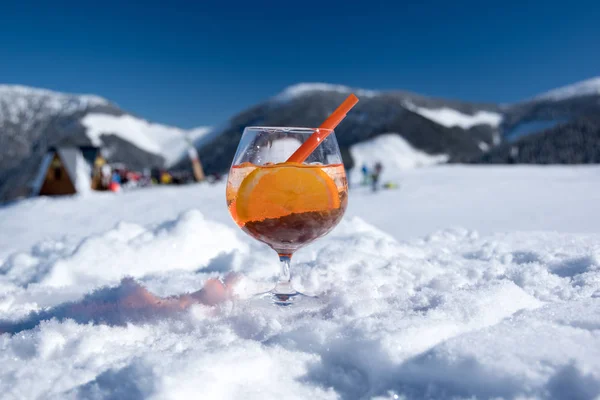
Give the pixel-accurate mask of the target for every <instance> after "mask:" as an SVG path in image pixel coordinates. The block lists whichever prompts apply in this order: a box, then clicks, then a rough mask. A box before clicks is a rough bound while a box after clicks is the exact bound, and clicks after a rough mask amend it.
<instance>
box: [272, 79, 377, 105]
mask: <svg viewBox="0 0 600 400" xmlns="http://www.w3.org/2000/svg"><path fill="white" fill-rule="evenodd" d="M313 92H337V93H342V94H350V93H354V94H356V95H357V96H359V97H360V96H364V97H373V96H376V95H377V94H378V92H377V91H374V90H365V89H353V88H350V87H348V86H344V85H333V84H330V83H298V84H296V85H292V86H289V87H287V88H286V89H284V90H283V92H281V93H280V94H278V95H277V96H276V97H275V98H276V99H277V100H280V101H289V100H293V99H295V98H298V97H302V96H304V95H306V94H308V93H313Z"/></svg>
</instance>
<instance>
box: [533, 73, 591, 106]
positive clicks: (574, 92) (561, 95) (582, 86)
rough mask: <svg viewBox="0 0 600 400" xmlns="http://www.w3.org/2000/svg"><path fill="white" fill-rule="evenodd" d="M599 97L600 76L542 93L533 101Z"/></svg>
mask: <svg viewBox="0 0 600 400" xmlns="http://www.w3.org/2000/svg"><path fill="white" fill-rule="evenodd" d="M594 95H597V96H600V76H599V77H595V78H591V79H587V80H585V81H581V82H577V83H573V84H571V85H566V86H563V87H559V88H557V89H553V90H550V91H548V92H546V93H542V94H540V95H538V96H536V97H534V100H553V101H558V100H565V99H570V98H573V97H582V96H594Z"/></svg>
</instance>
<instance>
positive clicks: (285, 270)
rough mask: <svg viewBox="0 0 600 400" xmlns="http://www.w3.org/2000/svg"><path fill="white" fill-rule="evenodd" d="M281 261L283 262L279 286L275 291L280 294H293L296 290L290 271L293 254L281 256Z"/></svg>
mask: <svg viewBox="0 0 600 400" xmlns="http://www.w3.org/2000/svg"><path fill="white" fill-rule="evenodd" d="M279 261H281V272H280V274H279V279H278V281H277V285H276V286H275V289H273V291H274V292H275V293H279V294H292V293H294V292H295V290H294V289H293V288H292V282H291V280H292V273H291V271H290V261H292V255H291V254H279Z"/></svg>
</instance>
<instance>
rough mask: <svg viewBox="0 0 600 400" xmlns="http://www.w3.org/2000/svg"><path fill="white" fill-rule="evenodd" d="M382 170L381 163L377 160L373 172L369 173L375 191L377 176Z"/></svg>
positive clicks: (377, 181)
mask: <svg viewBox="0 0 600 400" xmlns="http://www.w3.org/2000/svg"><path fill="white" fill-rule="evenodd" d="M382 170H383V165H381V163H380V162H379V161H378V162H376V163H375V168H374V171H373V174H372V175H371V183H372V188H373V191H374V192H376V191H377V184H378V183H379V176H380V175H381V171H382Z"/></svg>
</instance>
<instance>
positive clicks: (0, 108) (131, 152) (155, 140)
mask: <svg viewBox="0 0 600 400" xmlns="http://www.w3.org/2000/svg"><path fill="white" fill-rule="evenodd" d="M351 92H353V93H356V94H357V95H358V96H359V98H360V102H359V103H358V104H357V106H356V107H355V108H354V109H353V110H352V112H351V113H350V114H349V115H348V116H347V117H346V118H345V119H344V120H343V121H342V123H341V124H340V125H339V126H338V127H337V129H336V134H337V138H338V142H339V144H340V148H341V150H342V156H343V159H344V162H345V164H346V166H347V168H350V169H351V168H352V167H353V165H354V163H355V161H356V160H354V158H356V156H355V155H353V152H352V151H350V149H351V147H352V146H354V145H357V144H360V143H367V142H368V143H371V144H369V146H372V143H380V144H381V142H382V141H381V140H379V141H375V142H370V141H371V139H373V138H376V137H378V136H380V135H385V134H389V133H390V132H395V133H393V134H392V135H396V136H398V138H399V139H400V141H402V143H403V144H406V146H409V147H410V148H411V149H414V150H415V151H417V152H420V153H422V154H425V155H426V157H433V158H434V159H439V157H445V158H447V159H448V161H449V162H485V161H484V160H485V159H486V157H487V159H489V158H490V157H488V156H486V154H488V153H489V152H494V151H496V150H497V149H499V147H498V146H499V145H500V144H501V143H502V142H509V143H516V142H518V141H519V140H522V138H526V139H527V140H528V146H534V147H535V146H538V145H536V144H535V143H536V139H535V138H534V139H531V138H529V137H530V136H531V135H534V134H535V133H538V132H541V131H544V130H549V129H553V128H556V127H557V125H560V124H568V123H571V122H573V121H576V120H578V119H579V118H586V117H587V116H590V115H595V114H598V113H600V77H599V78H593V79H588V80H586V81H583V82H579V83H575V84H573V85H569V86H566V87H562V88H558V89H555V90H551V91H549V92H546V93H544V94H541V95H539V96H536V97H534V98H532V99H529V100H527V101H523V102H520V103H516V104H512V105H503V106H500V105H496V104H481V103H472V102H463V101H459V100H450V99H442V98H434V97H427V96H422V95H419V94H416V93H412V92H407V91H376V90H367V89H360V88H351V87H348V86H344V85H334V84H328V83H300V84H296V85H292V86H290V87H288V88H285V89H284V90H283V91H282V92H280V93H278V94H276V95H274V96H273V97H271V98H269V99H266V100H265V101H263V102H261V103H259V104H256V105H254V106H252V107H250V108H248V109H246V110H243V111H242V112H240V113H238V114H236V115H234V116H233V117H231V118H230V119H229V120H227V121H224V122H222V123H221V124H219V125H218V126H217V127H214V128H208V127H201V128H197V129H193V130H184V129H180V128H177V127H171V126H166V125H162V124H157V123H153V122H151V121H147V120H144V119H142V118H139V117H137V116H135V115H132V114H130V113H127V112H125V111H123V110H121V109H120V108H119V107H118V106H117V105H115V104H114V103H112V102H110V101H108V100H106V99H103V98H101V97H98V96H94V95H74V94H65V93H58V92H52V91H49V90H44V89H34V88H27V87H24V86H15V85H0V198H3V199H6V196H3V194H2V193H3V187H4V188H5V187H6V186H7V180H8V179H12V180H13V181H12V183H11V185H12V187H13V189H14V187H19V185H22V184H23V183H24V182H27V181H28V179H29V178H26V177H25V175H27V174H31V173H32V172H31V171H32V170H34V169H35V165H38V164H39V158H40V157H41V156H42V155H43V153H44V152H45V151H46V149H47V148H48V147H49V146H52V145H56V144H60V143H69V144H77V145H90V144H96V145H102V147H103V148H104V150H105V151H106V152H107V154H108V155H109V157H110V158H111V159H112V160H113V161H126V162H127V163H128V164H129V165H131V166H132V167H133V168H142V167H148V166H161V167H171V168H175V169H178V168H185V169H189V168H190V166H189V160H188V159H187V157H186V156H185V155H186V149H187V147H188V146H189V143H191V144H193V145H194V146H195V147H196V148H197V149H198V150H199V152H200V157H201V159H202V163H203V166H204V169H205V172H206V173H209V174H210V173H215V172H221V173H222V172H225V171H227V169H228V168H229V164H230V162H231V159H232V157H233V155H234V153H235V151H236V148H237V145H238V142H239V139H240V137H241V134H242V132H243V129H244V128H245V127H246V126H251V125H273V126H278V125H286V126H318V125H320V124H321V122H322V121H323V120H324V119H325V118H326V117H327V116H328V115H329V114H330V113H331V112H332V111H333V110H334V109H335V108H336V107H337V106H338V105H339V104H340V103H341V102H342V101H343V100H344V98H345V97H346V96H347V95H348V94H349V93H351ZM590 121H592V122H590ZM593 121H595V120H594V119H586V120H585V123H584V124H574V125H572V129H575V130H577V129H579V128H580V127H581V126H587V127H590V124H594V123H595V122H593ZM569 129H571V128H569ZM572 129H571V130H572ZM586 129H587V128H586ZM561 132H565V130H562V131H561ZM397 142H398V143H399V141H397ZM551 142H552V143H554V142H555V141H551ZM584 142H585V143H588V142H587V140H586V141H578V143H584ZM398 143H396V144H398ZM540 143H541V142H540ZM544 143H545V144H544V146H548V141H547V140H546V141H544ZM569 143H570V142H569ZM387 144H388V143H387V142H386V143H385V144H384V145H387ZM540 146H541V144H540ZM569 146H570V145H569ZM392 147H393V146H392ZM594 148H595V147H594ZM546 150H547V149H546ZM572 150H573V151H568V152H567V153H568V154H574V153H575V152H576V150H575V149H572ZM498 151H504V150H502V149H500V150H498ZM586 151H587V150H586ZM594 151H595V150H594ZM563 153H564V152H563ZM546 154H549V156H547V157H546V156H545V157H544V158H543V159H544V160H545V161H544V162H552V160H553V159H554V158H555V154H556V152H553V151H546ZM599 156H600V151H599ZM398 157H404V156H398ZM503 157H504V156H503ZM503 157H500V159H502V158H503ZM559 158H560V161H558V159H557V161H556V162H564V157H562V156H561V157H559ZM535 159H536V158H535V157H534V158H533V159H532V160H535ZM570 159H572V160H573V161H572V162H579V161H577V160H579V159H578V158H577V157H572V158H570ZM586 159H595V157H591V158H590V157H587V156H586ZM540 160H541V159H540ZM24 171H27V172H26V173H25V172H24ZM21 175H23V176H21ZM15 176H17V177H18V178H19V182H17V183H16V182H15V181H14V179H16V178H15ZM17 193H20V194H21V195H22V192H21V191H20V190H17ZM13 196H14V193H13Z"/></svg>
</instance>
